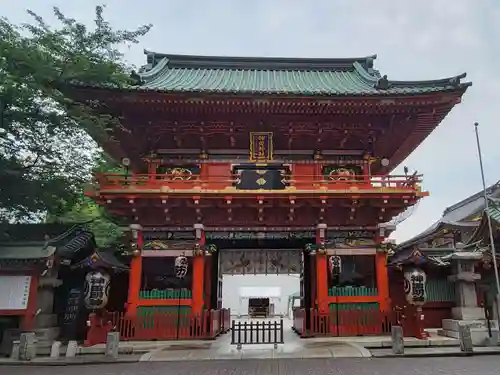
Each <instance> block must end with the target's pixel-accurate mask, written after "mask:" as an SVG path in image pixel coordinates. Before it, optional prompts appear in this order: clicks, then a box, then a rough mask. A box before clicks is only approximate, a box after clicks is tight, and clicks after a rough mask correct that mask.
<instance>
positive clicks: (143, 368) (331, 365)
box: [0, 356, 500, 375]
mask: <svg viewBox="0 0 500 375" xmlns="http://www.w3.org/2000/svg"><path fill="white" fill-rule="evenodd" d="M499 369H500V356H483V357H468V358H454V359H453V360H450V358H328V359H323V358H317V359H277V360H259V361H254V360H241V361H177V362H148V363H145V362H142V363H131V364H110V365H104V366H93V365H92V366H77V367H72V368H67V367H45V366H40V367H31V366H30V367H1V368H0V374H6V375H68V374H69V373H71V375H96V374H99V375H228V374H231V375H305V374H307V375H327V374H334V375H374V374H384V375H436V374H443V375H498V374H499Z"/></svg>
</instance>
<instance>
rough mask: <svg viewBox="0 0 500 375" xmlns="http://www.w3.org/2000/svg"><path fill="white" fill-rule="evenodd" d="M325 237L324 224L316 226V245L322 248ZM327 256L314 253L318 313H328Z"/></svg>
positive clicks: (319, 252)
mask: <svg viewBox="0 0 500 375" xmlns="http://www.w3.org/2000/svg"><path fill="white" fill-rule="evenodd" d="M325 237H326V224H318V226H317V228H316V245H317V246H323V245H324V244H325ZM326 257H327V255H326V254H324V253H322V252H321V251H316V304H317V306H318V310H319V311H320V312H323V313H326V312H328V274H327V272H328V268H327V261H326Z"/></svg>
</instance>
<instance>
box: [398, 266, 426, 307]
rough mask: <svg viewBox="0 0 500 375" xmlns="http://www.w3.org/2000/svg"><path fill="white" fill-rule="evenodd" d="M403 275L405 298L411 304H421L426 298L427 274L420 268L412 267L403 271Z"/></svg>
mask: <svg viewBox="0 0 500 375" xmlns="http://www.w3.org/2000/svg"><path fill="white" fill-rule="evenodd" d="M404 277H405V282H404V288H405V296H406V300H407V301H408V303H410V304H412V305H415V306H422V305H423V304H424V303H425V301H426V299H427V293H426V290H425V289H426V288H425V287H426V282H427V275H426V274H425V272H424V271H422V270H421V269H417V268H414V269H412V270H409V271H407V272H405V274H404Z"/></svg>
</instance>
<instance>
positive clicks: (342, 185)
mask: <svg viewBox="0 0 500 375" xmlns="http://www.w3.org/2000/svg"><path fill="white" fill-rule="evenodd" d="M421 177H422V176H417V175H412V176H397V175H383V176H373V175H370V176H368V175H367V176H364V175H357V176H355V177H345V178H344V177H342V178H338V179H335V178H331V177H328V176H313V175H292V176H291V177H290V178H289V179H287V182H288V183H289V184H290V186H294V185H297V184H298V185H300V187H301V189H306V190H307V189H311V190H315V189H322V190H325V189H326V190H327V191H328V190H341V189H346V188H349V187H352V186H356V187H358V188H359V189H389V190H390V189H398V190H408V191H415V190H417V189H418V188H419V184H420V183H421V182H422V178H421ZM96 179H97V182H98V183H99V189H100V190H101V191H105V190H113V191H115V190H127V189H134V190H141V189H144V190H147V189H161V188H163V189H165V190H168V189H175V190H182V189H186V190H187V189H194V188H199V189H206V190H210V189H211V188H213V187H214V186H215V185H217V189H218V190H220V189H222V188H224V187H232V186H235V184H236V182H237V181H238V179H239V177H238V175H237V174H232V175H229V178H228V176H227V175H224V176H220V178H218V176H213V175H211V176H210V177H209V178H208V179H201V178H200V176H193V175H181V174H161V175H160V174H133V175H124V174H113V173H106V174H98V175H96ZM214 184H215V185H214Z"/></svg>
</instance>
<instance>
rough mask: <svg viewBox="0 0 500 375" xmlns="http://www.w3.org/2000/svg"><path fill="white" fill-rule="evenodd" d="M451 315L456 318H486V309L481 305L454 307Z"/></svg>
mask: <svg viewBox="0 0 500 375" xmlns="http://www.w3.org/2000/svg"><path fill="white" fill-rule="evenodd" d="M451 316H452V318H453V319H455V320H484V319H485V315H484V309H482V308H481V307H453V308H452V309H451Z"/></svg>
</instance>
